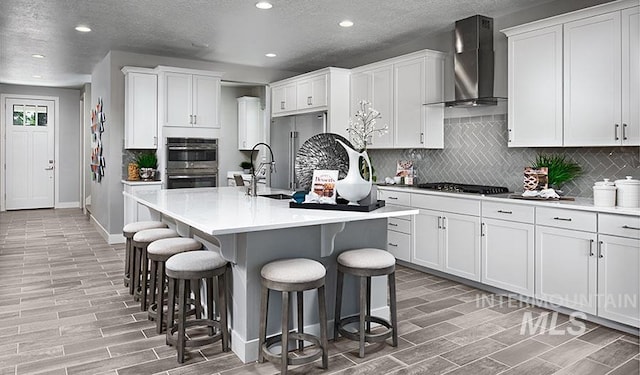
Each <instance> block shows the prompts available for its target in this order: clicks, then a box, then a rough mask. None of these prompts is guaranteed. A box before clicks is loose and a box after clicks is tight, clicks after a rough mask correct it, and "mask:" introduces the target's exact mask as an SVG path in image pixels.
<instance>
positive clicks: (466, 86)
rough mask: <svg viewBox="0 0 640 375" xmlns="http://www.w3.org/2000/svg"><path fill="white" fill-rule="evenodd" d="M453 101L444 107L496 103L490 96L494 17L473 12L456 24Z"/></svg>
mask: <svg viewBox="0 0 640 375" xmlns="http://www.w3.org/2000/svg"><path fill="white" fill-rule="evenodd" d="M454 47H455V53H454V62H453V65H454V73H455V100H453V101H449V102H445V105H446V106H447V107H475V106H480V105H496V104H498V101H500V100H505V99H506V98H500V97H495V96H494V95H493V70H494V68H493V18H489V17H485V16H480V15H475V16H471V17H469V18H465V19H463V20H459V21H456V25H455V46H454Z"/></svg>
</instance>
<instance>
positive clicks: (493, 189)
mask: <svg viewBox="0 0 640 375" xmlns="http://www.w3.org/2000/svg"><path fill="white" fill-rule="evenodd" d="M418 188H420V189H430V190H440V191H446V192H453V193H473V194H503V193H508V192H509V189H507V188H506V187H503V186H486V185H469V184H457V183H453V182H430V183H424V184H418Z"/></svg>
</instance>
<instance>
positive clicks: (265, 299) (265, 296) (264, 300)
mask: <svg viewBox="0 0 640 375" xmlns="http://www.w3.org/2000/svg"><path fill="white" fill-rule="evenodd" d="M268 305H269V289H268V288H267V287H266V286H264V285H263V286H262V293H261V296H260V332H258V335H259V338H258V345H259V346H258V362H260V363H263V362H264V354H263V353H262V345H263V344H264V343H265V342H266V341H267V311H268V307H269V306H268Z"/></svg>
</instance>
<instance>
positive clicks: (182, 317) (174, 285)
mask: <svg viewBox="0 0 640 375" xmlns="http://www.w3.org/2000/svg"><path fill="white" fill-rule="evenodd" d="M165 267H166V272H167V278H168V279H169V298H168V300H167V306H168V311H167V344H168V345H171V346H176V349H177V351H178V362H179V363H183V362H184V350H185V347H197V346H202V345H208V344H212V343H214V342H216V341H219V340H222V351H224V352H227V351H229V329H228V326H227V294H226V289H227V287H226V285H227V283H226V281H225V278H226V274H227V268H228V267H227V261H226V260H224V259H223V258H222V257H221V256H220V255H219V254H218V253H216V252H213V251H209V250H200V251H187V252H184V253H180V254H176V255H173V256H171V257H170V258H169V259H168V260H167V261H166V262H165ZM214 279H217V282H218V299H217V301H216V302H217V303H216V307H217V308H218V315H219V317H220V318H219V319H215V316H216V314H215V311H214V308H213V302H214V301H213V281H214ZM201 280H204V281H205V290H206V293H207V318H206V319H202V318H197V319H192V320H189V321H187V314H183V313H182V312H183V311H187V302H188V298H189V295H188V294H189V287H190V284H191V283H194V282H195V283H196V285H199V281H201ZM191 287H192V288H193V287H194V286H193V285H191ZM176 289H177V290H178V291H177V295H176ZM193 289H194V290H197V293H195V294H196V296H197V295H199V294H200V291H199V288H197V287H196V288H193ZM176 298H177V299H178V311H180V314H179V315H178V317H177V319H175V318H176V314H175V304H176V303H175V300H176ZM196 308H197V309H198V308H199V306H198V305H196ZM175 320H177V322H176V321H175ZM196 326H200V327H201V326H205V327H207V328H208V334H207V335H206V336H205V337H201V338H195V337H187V332H186V330H187V328H188V327H196Z"/></svg>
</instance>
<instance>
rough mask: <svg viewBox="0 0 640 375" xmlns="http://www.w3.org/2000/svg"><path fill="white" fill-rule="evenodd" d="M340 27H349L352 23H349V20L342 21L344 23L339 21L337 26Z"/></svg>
mask: <svg viewBox="0 0 640 375" xmlns="http://www.w3.org/2000/svg"><path fill="white" fill-rule="evenodd" d="M338 25H340V26H342V27H351V26H353V22H352V21H349V20H344V21H340V23H339V24H338Z"/></svg>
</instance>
